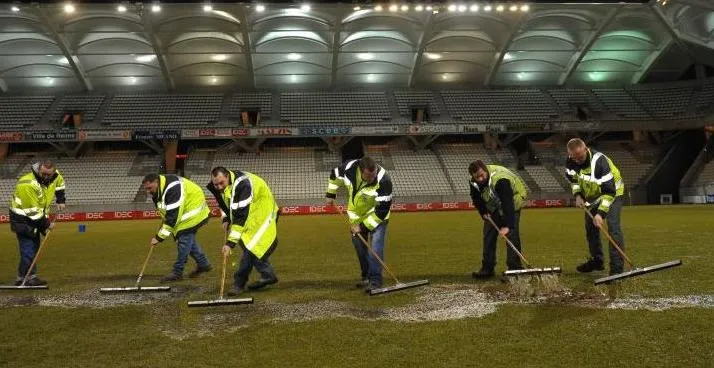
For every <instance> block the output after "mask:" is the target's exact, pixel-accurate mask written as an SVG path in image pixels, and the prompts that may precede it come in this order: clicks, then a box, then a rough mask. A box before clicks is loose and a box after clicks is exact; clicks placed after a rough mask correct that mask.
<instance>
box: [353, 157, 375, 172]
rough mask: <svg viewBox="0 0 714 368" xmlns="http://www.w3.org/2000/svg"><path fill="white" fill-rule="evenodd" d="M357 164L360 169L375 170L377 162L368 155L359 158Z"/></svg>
mask: <svg viewBox="0 0 714 368" xmlns="http://www.w3.org/2000/svg"><path fill="white" fill-rule="evenodd" d="M357 165H358V166H359V168H360V169H362V170H367V171H369V172H372V171H374V170H377V162H375V161H374V159H373V158H371V157H369V156H364V157H362V158H361V159H359V161H358V162H357Z"/></svg>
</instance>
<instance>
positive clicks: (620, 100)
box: [592, 88, 652, 119]
mask: <svg viewBox="0 0 714 368" xmlns="http://www.w3.org/2000/svg"><path fill="white" fill-rule="evenodd" d="M592 92H593V94H595V96H597V98H598V99H600V101H602V103H603V104H604V105H605V107H606V108H607V109H608V110H610V111H611V112H612V113H613V114H615V115H616V116H617V117H620V118H631V119H651V118H652V117H651V116H650V115H649V114H648V113H647V112H646V111H645V110H644V109H642V107H641V106H640V105H639V104H638V103H637V101H635V100H633V99H632V97H630V95H629V94H627V91H625V90H624V89H621V88H618V89H593V90H592Z"/></svg>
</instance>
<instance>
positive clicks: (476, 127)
mask: <svg viewBox="0 0 714 368" xmlns="http://www.w3.org/2000/svg"><path fill="white" fill-rule="evenodd" d="M505 131H506V126H505V125H503V124H459V128H458V132H459V133H467V134H468V133H486V132H489V133H502V132H505Z"/></svg>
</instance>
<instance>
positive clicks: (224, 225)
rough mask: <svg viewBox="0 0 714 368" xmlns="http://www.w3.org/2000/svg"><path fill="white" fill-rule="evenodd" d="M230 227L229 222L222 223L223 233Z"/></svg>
mask: <svg viewBox="0 0 714 368" xmlns="http://www.w3.org/2000/svg"><path fill="white" fill-rule="evenodd" d="M230 226H231V223H230V221H225V222H223V232H226V233H227V232H228V228H229V227H230Z"/></svg>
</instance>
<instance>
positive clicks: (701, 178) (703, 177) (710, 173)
mask: <svg viewBox="0 0 714 368" xmlns="http://www.w3.org/2000/svg"><path fill="white" fill-rule="evenodd" d="M694 184H695V185H709V184H714V160H711V161H709V162H707V163H706V164H705V165H704V166H703V167H702V169H701V171H699V175H698V176H697V179H696V180H695V181H694Z"/></svg>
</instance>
